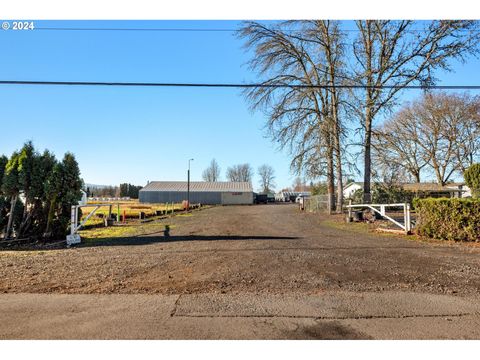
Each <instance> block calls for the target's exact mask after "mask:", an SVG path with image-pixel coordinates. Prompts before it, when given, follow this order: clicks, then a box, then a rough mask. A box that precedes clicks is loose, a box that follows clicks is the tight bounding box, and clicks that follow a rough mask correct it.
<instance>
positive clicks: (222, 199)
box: [139, 181, 253, 205]
mask: <svg viewBox="0 0 480 360" xmlns="http://www.w3.org/2000/svg"><path fill="white" fill-rule="evenodd" d="M186 199H187V182H186V181H152V182H150V183H149V184H148V185H147V186H145V187H144V188H143V189H141V190H140V193H139V200H140V202H141V203H171V202H174V203H180V202H182V201H183V200H186ZM190 203H191V204H196V203H200V204H208V205H216V204H221V205H243V204H253V188H252V185H251V184H250V183H248V182H206V181H191V182H190Z"/></svg>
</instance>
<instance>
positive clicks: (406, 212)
mask: <svg viewBox="0 0 480 360" xmlns="http://www.w3.org/2000/svg"><path fill="white" fill-rule="evenodd" d="M387 207H397V208H398V207H401V208H403V224H402V223H400V222H398V221H397V220H395V219H393V218H392V217H390V216H388V215H386V214H385V208H387ZM347 208H348V216H349V218H351V217H352V209H353V208H362V209H365V208H368V209H371V210H373V211H375V212H376V213H378V214H380V215H381V216H382V217H384V218H385V219H387V220H389V221H391V222H392V223H394V224H395V225H397V226H398V227H400V228H401V229H402V230H403V231H405V233H406V234H409V233H410V231H411V230H412V220H411V217H410V204H408V203H399V204H354V205H352V204H351V203H350V204H349V205H347Z"/></svg>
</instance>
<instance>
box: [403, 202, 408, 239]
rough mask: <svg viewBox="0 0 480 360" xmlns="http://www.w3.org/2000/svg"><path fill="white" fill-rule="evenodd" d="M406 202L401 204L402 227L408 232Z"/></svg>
mask: <svg viewBox="0 0 480 360" xmlns="http://www.w3.org/2000/svg"><path fill="white" fill-rule="evenodd" d="M407 205H408V204H407V203H404V204H403V224H404V229H405V233H407V234H408V225H407V222H408V216H407Z"/></svg>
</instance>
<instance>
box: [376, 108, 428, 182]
mask: <svg viewBox="0 0 480 360" xmlns="http://www.w3.org/2000/svg"><path fill="white" fill-rule="evenodd" d="M420 126H421V124H420V122H418V119H417V118H416V117H415V116H413V114H412V111H411V109H410V108H403V109H402V110H401V111H399V112H398V113H397V114H396V115H395V116H394V117H393V118H391V119H389V120H387V121H385V122H384V123H383V124H382V126H380V127H378V128H376V129H375V130H374V132H373V138H372V146H373V149H374V151H373V162H374V164H375V168H377V169H378V170H377V173H382V174H383V175H384V177H385V176H386V177H393V176H395V175H394V173H396V175H397V178H398V179H401V180H406V179H407V178H408V177H410V178H412V180H414V181H415V182H420V179H421V178H420V175H421V171H422V169H424V168H425V167H426V166H427V165H428V161H429V159H428V156H427V155H426V154H425V151H424V149H423V147H422V146H421V144H420V142H421V141H422V139H421V134H422V131H421V130H420V128H419V127H420ZM404 173H407V174H408V175H407V176H405V174H404ZM383 180H384V179H383Z"/></svg>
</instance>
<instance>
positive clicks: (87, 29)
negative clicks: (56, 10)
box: [35, 27, 480, 33]
mask: <svg viewBox="0 0 480 360" xmlns="http://www.w3.org/2000/svg"><path fill="white" fill-rule="evenodd" d="M35 30H45V31H156V32H237V31H239V30H240V29H220V28H205V29H202V28H78V27H36V28H35ZM281 31H282V32H290V33H295V32H302V31H303V30H301V29H282V30H281ZM340 31H341V32H360V30H359V29H341V30H340ZM423 31H425V30H424V29H408V30H406V32H423ZM460 31H462V32H479V31H480V29H468V30H467V29H464V30H460Z"/></svg>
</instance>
